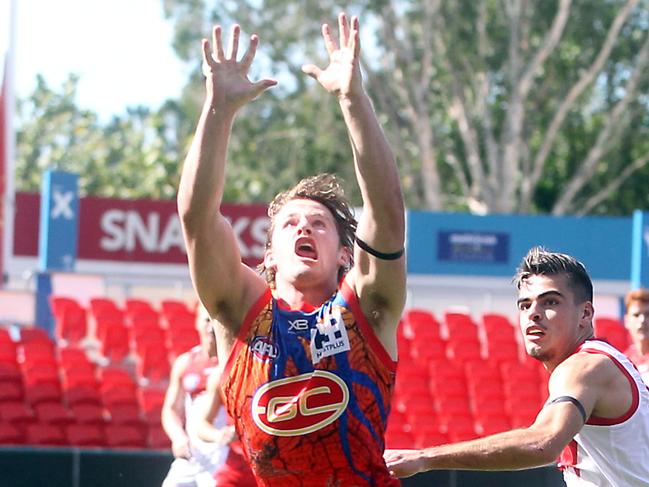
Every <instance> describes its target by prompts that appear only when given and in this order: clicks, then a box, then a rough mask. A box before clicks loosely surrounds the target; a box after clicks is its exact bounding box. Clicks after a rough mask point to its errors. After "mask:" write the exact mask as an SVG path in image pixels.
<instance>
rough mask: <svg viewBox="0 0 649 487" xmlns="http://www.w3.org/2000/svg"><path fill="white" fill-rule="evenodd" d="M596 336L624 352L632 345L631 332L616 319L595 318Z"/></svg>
mask: <svg viewBox="0 0 649 487" xmlns="http://www.w3.org/2000/svg"><path fill="white" fill-rule="evenodd" d="M594 325H595V336H596V337H597V338H599V339H600V340H605V341H607V342H608V343H610V344H611V345H613V346H614V347H615V348H617V349H618V350H620V351H622V352H624V351H625V350H626V349H627V347H628V346H629V343H630V337H629V332H628V331H627V329H626V328H625V327H624V323H622V321H620V320H618V319H615V318H597V317H596V318H595V321H594Z"/></svg>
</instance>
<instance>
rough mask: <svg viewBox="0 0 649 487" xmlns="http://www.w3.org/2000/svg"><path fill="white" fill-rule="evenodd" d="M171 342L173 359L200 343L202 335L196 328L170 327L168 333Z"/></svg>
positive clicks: (168, 341)
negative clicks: (200, 335)
mask: <svg viewBox="0 0 649 487" xmlns="http://www.w3.org/2000/svg"><path fill="white" fill-rule="evenodd" d="M167 343H168V344H169V353H170V355H171V357H170V358H171V360H175V358H176V357H178V355H180V354H182V353H185V352H187V351H189V350H191V349H192V348H193V347H195V346H196V345H198V344H199V343H200V337H199V335H198V331H196V328H189V329H174V328H170V329H169V333H168V335H167Z"/></svg>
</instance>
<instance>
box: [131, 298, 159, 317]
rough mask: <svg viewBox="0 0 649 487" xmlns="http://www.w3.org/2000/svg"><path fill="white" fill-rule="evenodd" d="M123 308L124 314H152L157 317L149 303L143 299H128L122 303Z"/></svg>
mask: <svg viewBox="0 0 649 487" xmlns="http://www.w3.org/2000/svg"><path fill="white" fill-rule="evenodd" d="M124 307H125V308H126V314H127V315H128V314H133V313H140V312H144V313H149V312H151V313H153V314H156V315H157V312H156V310H155V309H154V308H153V306H152V305H151V303H150V302H149V301H147V300H145V299H140V298H128V299H126V300H125V301H124Z"/></svg>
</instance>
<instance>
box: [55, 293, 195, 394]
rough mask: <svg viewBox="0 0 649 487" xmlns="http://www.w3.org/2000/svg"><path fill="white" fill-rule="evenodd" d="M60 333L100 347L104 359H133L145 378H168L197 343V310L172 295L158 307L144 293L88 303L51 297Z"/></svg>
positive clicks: (60, 337) (69, 340) (66, 340)
mask: <svg viewBox="0 0 649 487" xmlns="http://www.w3.org/2000/svg"><path fill="white" fill-rule="evenodd" d="M50 304H51V309H52V315H53V316H54V323H55V327H54V329H55V336H56V339H57V341H58V342H60V343H62V344H65V345H68V346H69V345H77V346H79V345H81V346H86V348H88V345H90V346H92V347H94V348H96V349H97V355H98V358H99V359H100V360H102V361H103V362H104V363H113V364H114V363H122V362H125V361H126V362H129V361H130V362H131V363H133V364H134V365H135V371H136V373H137V376H138V378H139V379H140V380H141V381H145V382H147V383H164V382H165V380H166V379H167V378H168V377H169V372H170V364H171V363H173V359H174V358H175V357H176V356H178V355H179V354H180V353H182V352H185V351H186V350H189V349H190V348H191V347H193V346H194V345H196V344H198V342H199V337H198V332H197V331H196V328H195V316H196V314H195V310H194V309H193V308H189V307H188V306H187V305H186V304H185V303H184V302H182V301H177V300H172V299H167V300H163V301H162V302H161V303H160V306H159V308H157V309H156V308H155V307H154V306H153V305H152V304H151V303H149V302H148V301H146V300H143V299H127V300H125V301H124V303H123V305H118V303H117V302H115V301H114V300H112V299H109V298H106V297H97V298H93V299H90V303H89V306H88V307H87V308H84V307H82V306H81V305H80V304H79V303H78V302H77V301H76V300H75V299H73V298H70V297H66V296H52V297H51V298H50Z"/></svg>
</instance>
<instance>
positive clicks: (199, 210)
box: [178, 25, 275, 329]
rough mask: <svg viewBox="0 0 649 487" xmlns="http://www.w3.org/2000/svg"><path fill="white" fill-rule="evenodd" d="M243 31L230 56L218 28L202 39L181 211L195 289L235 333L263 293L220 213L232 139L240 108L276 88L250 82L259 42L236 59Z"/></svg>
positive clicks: (266, 82)
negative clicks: (197, 111)
mask: <svg viewBox="0 0 649 487" xmlns="http://www.w3.org/2000/svg"><path fill="white" fill-rule="evenodd" d="M239 32H240V29H239V26H238V25H235V26H234V27H233V29H232V34H231V38H230V43H229V46H228V49H227V53H224V50H223V46H222V41H221V28H220V27H219V26H216V27H215V28H214V31H213V35H212V46H211V48H210V44H209V42H208V41H207V40H206V39H203V41H202V48H203V73H204V74H205V76H206V92H207V94H206V97H205V102H204V105H203V110H202V112H201V116H200V119H199V121H198V126H197V128H196V133H195V136H194V139H193V141H192V144H191V147H190V149H189V152H188V154H187V158H186V159H185V163H184V166H183V170H182V175H181V180H180V186H179V189H178V212H179V214H180V218H181V222H182V227H183V235H184V238H185V244H186V247H187V255H188V260H189V266H190V272H191V276H192V281H193V283H194V287H195V288H196V291H197V293H198V295H199V297H200V299H201V301H202V303H203V304H204V305H205V307H206V308H207V310H208V311H209V313H210V315H212V316H217V317H219V318H220V319H221V321H222V322H223V324H224V326H226V327H229V328H234V329H236V328H237V327H238V326H239V324H240V320H241V316H239V314H242V313H245V310H246V307H245V304H247V303H248V302H249V301H250V300H252V299H254V296H255V295H258V294H260V292H261V291H260V290H261V289H262V288H263V280H262V279H261V278H260V277H259V276H257V275H256V274H255V273H254V272H253V271H252V270H250V269H248V268H247V267H246V266H244V265H243V264H241V257H240V255H239V248H238V245H237V241H236V238H235V235H234V232H233V231H232V228H231V227H230V225H229V223H228V222H227V221H226V220H225V218H224V217H223V215H222V214H221V212H220V205H221V202H222V197H223V187H224V183H225V165H226V154H227V147H228V141H229V138H230V133H231V129H232V124H233V122H234V118H235V115H236V113H237V112H238V110H239V109H240V108H241V107H243V106H244V105H245V104H247V103H248V102H250V101H252V100H253V99H254V98H256V97H257V96H258V95H259V94H260V93H262V92H263V91H264V90H266V89H267V88H269V87H270V86H273V85H274V84H275V81H272V80H268V79H264V80H261V81H258V82H256V83H252V82H251V81H250V80H249V79H248V77H247V75H248V70H249V68H250V65H251V63H252V61H253V59H254V56H255V52H256V49H257V43H258V39H257V37H256V36H252V37H251V38H250V46H249V48H248V50H247V52H246V53H245V55H244V56H243V58H242V59H241V61H238V60H237V50H238V44H239ZM226 276H227V278H225V277H226ZM251 296H252V297H251Z"/></svg>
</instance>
